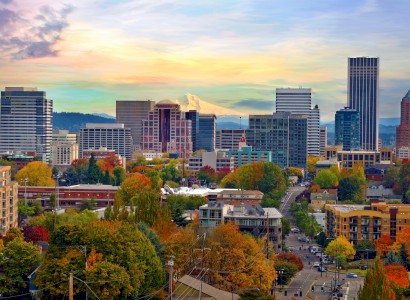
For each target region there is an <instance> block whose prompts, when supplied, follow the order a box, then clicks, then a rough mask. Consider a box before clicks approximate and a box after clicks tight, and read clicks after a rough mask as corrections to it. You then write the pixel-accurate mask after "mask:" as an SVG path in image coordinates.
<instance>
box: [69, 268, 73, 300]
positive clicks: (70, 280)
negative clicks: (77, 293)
mask: <svg viewBox="0 0 410 300" xmlns="http://www.w3.org/2000/svg"><path fill="white" fill-rule="evenodd" d="M73 281H74V279H73V273H70V279H69V284H68V300H74V292H73V290H74V289H73Z"/></svg>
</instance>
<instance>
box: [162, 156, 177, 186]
mask: <svg viewBox="0 0 410 300" xmlns="http://www.w3.org/2000/svg"><path fill="white" fill-rule="evenodd" d="M161 177H162V180H163V181H164V182H165V181H167V180H171V181H175V182H179V181H180V180H181V178H182V177H181V174H180V172H179V171H178V160H176V159H171V160H170V161H169V163H168V165H167V166H166V167H164V168H163V169H162V171H161Z"/></svg>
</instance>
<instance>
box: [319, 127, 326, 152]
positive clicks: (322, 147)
mask: <svg viewBox="0 0 410 300" xmlns="http://www.w3.org/2000/svg"><path fill="white" fill-rule="evenodd" d="M326 147H327V127H320V156H325V149H326Z"/></svg>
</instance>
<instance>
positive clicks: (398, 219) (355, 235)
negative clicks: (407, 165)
mask: <svg viewBox="0 0 410 300" xmlns="http://www.w3.org/2000/svg"><path fill="white" fill-rule="evenodd" d="M325 224H326V235H327V237H338V236H341V235H343V236H344V237H346V238H347V239H348V240H349V241H350V242H353V243H354V244H355V245H357V244H358V243H360V242H362V241H370V242H374V241H375V240H377V239H379V238H380V237H381V236H382V235H386V236H389V237H390V238H391V239H393V240H395V238H396V235H397V233H398V232H400V231H402V230H404V229H405V228H410V204H386V203H385V202H378V201H372V202H371V203H370V205H352V204H345V205H329V204H328V205H326V206H325Z"/></svg>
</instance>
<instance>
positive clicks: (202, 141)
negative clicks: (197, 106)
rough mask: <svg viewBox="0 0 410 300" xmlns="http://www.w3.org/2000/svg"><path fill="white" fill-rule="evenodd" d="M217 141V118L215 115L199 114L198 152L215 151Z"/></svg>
mask: <svg viewBox="0 0 410 300" xmlns="http://www.w3.org/2000/svg"><path fill="white" fill-rule="evenodd" d="M215 141H216V116H215V115H214V114H199V132H198V135H197V143H198V146H197V147H198V150H199V149H201V150H206V151H210V152H213V151H215Z"/></svg>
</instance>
